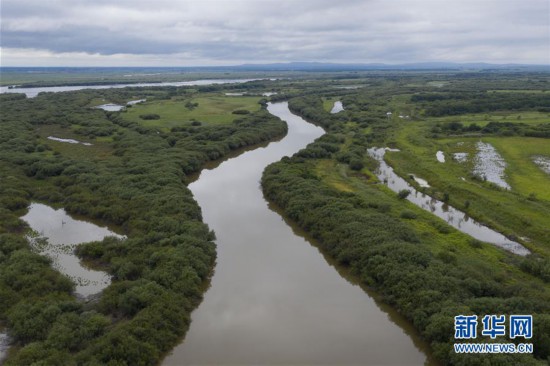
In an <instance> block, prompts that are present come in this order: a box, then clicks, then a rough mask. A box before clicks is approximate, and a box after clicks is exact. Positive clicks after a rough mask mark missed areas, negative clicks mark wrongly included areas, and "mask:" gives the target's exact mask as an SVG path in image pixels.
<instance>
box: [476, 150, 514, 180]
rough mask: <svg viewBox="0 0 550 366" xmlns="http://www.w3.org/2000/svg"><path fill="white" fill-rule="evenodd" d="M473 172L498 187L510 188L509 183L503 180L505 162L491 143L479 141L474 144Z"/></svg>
mask: <svg viewBox="0 0 550 366" xmlns="http://www.w3.org/2000/svg"><path fill="white" fill-rule="evenodd" d="M476 147H477V154H476V157H475V166H474V172H473V173H474V174H475V175H478V176H480V177H483V178H484V179H486V180H487V181H489V182H492V183H494V184H496V185H497V186H499V187H502V188H505V189H510V185H509V184H508V183H507V182H506V181H505V180H504V170H505V169H506V162H505V161H504V158H503V157H502V156H501V155H500V154H499V153H498V152H497V151H496V149H495V148H494V147H493V145H491V144H489V143H485V142H482V141H479V142H478V143H477V145H476Z"/></svg>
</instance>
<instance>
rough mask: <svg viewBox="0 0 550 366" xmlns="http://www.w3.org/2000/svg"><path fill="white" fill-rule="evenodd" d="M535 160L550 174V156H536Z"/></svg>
mask: <svg viewBox="0 0 550 366" xmlns="http://www.w3.org/2000/svg"><path fill="white" fill-rule="evenodd" d="M533 162H534V163H535V164H537V166H538V167H539V168H541V169H542V170H543V171H544V172H545V173H547V174H550V158H549V157H546V156H535V157H534V158H533Z"/></svg>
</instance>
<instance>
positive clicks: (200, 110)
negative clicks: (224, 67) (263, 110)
mask: <svg viewBox="0 0 550 366" xmlns="http://www.w3.org/2000/svg"><path fill="white" fill-rule="evenodd" d="M259 100H260V98H259V97H247V96H220V95H209V96H201V97H197V98H192V99H185V100H181V99H172V100H168V101H164V100H163V101H152V102H145V103H143V104H138V105H135V106H133V107H132V108H129V109H128V110H127V111H126V112H124V113H122V116H123V118H124V119H126V120H128V121H133V122H137V123H139V124H141V125H143V126H147V127H158V128H163V129H170V128H172V127H179V126H190V125H191V122H192V121H199V122H201V123H202V124H203V125H208V124H210V125H215V124H224V123H230V122H232V121H233V120H234V119H236V118H238V117H239V116H238V115H235V114H232V112H233V111H236V110H242V109H245V110H248V111H250V112H254V111H258V110H259V109H260V104H258V101H259ZM188 102H191V103H198V105H197V107H195V108H192V109H189V108H188V107H186V104H187V103H188ZM145 114H157V115H159V116H160V118H159V119H156V120H143V119H142V118H140V117H139V116H140V115H145Z"/></svg>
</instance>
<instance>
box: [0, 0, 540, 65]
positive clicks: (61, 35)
mask: <svg viewBox="0 0 550 366" xmlns="http://www.w3.org/2000/svg"><path fill="white" fill-rule="evenodd" d="M549 14H550V2H548V0H529V1H525V0H461V1H458V0H455V1H438V0H392V1H388V0H385V1H384V0H341V1H333V0H330V1H329V0H316V1H313V0H309V1H308V0H279V1H274V0H217V1H212V0H202V1H198V0H191V1H177V0H158V1H146V0H133V1H129V0H119V1H116V2H114V1H110V0H109V1H107V0H95V1H86V0H52V1H47V2H46V1H43V0H42V1H37V0H3V1H2V14H1V16H2V19H1V20H2V22H1V32H2V37H1V46H2V64H3V65H8V64H17V63H21V62H24V60H25V57H28V59H29V62H32V61H33V60H34V61H36V55H42V56H41V57H44V58H45V59H44V60H42V61H44V62H49V61H48V60H46V59H48V58H51V59H53V60H54V61H55V60H57V62H59V55H63V58H64V60H65V61H64V62H68V63H70V60H71V57H74V60H75V62H76V60H77V58H78V59H82V58H84V56H85V55H86V54H89V55H94V56H95V57H94V58H90V60H93V62H101V63H106V64H108V63H109V59H111V60H113V62H114V60H116V61H117V62H120V61H121V60H123V59H124V57H126V58H127V60H131V61H132V62H137V63H138V64H139V60H140V59H141V60H142V62H143V64H144V65H147V64H151V63H155V64H159V65H196V64H198V63H206V64H208V63H211V64H220V63H226V64H234V63H238V62H271V61H291V60H292V61H295V60H303V61H334V62H389V63H400V62H417V61H487V62H501V63H505V62H523V63H546V64H550V15H549ZM25 55H27V56H25ZM52 62H53V61H52Z"/></svg>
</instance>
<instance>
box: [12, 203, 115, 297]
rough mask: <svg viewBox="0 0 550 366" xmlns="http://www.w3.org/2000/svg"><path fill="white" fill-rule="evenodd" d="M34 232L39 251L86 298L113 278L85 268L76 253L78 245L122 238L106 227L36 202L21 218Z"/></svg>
mask: <svg viewBox="0 0 550 366" xmlns="http://www.w3.org/2000/svg"><path fill="white" fill-rule="evenodd" d="M21 219H22V220H24V221H26V222H27V223H28V224H29V226H30V227H31V229H32V230H33V232H34V233H33V234H32V235H30V236H29V240H30V243H31V245H32V246H33V248H34V249H35V250H36V251H37V252H39V253H40V254H43V255H46V256H47V257H49V258H51V259H52V262H53V266H54V268H56V269H57V270H59V271H60V272H61V273H63V274H65V275H67V276H68V277H69V278H71V279H72V280H73V281H74V282H75V283H76V289H75V292H76V294H77V295H79V296H81V297H87V296H90V295H93V294H96V293H99V292H100V291H102V290H103V289H104V288H105V287H107V286H108V285H109V284H110V283H111V277H110V276H109V275H108V274H107V273H105V272H102V271H96V270H93V269H89V268H86V267H84V266H83V265H82V263H80V259H79V258H78V257H77V256H76V255H75V254H74V249H75V246H76V245H77V244H80V243H86V242H90V241H96V240H103V238H105V237H106V236H115V237H119V238H122V236H121V235H117V234H115V233H113V232H112V231H110V230H109V229H107V228H105V227H99V226H97V225H94V224H92V223H90V222H86V221H83V220H76V219H74V218H72V217H71V216H69V215H68V214H67V213H66V212H65V210H63V209H58V210H55V209H53V208H51V207H49V206H46V205H43V204H41V203H33V204H31V205H30V207H29V212H28V213H27V214H26V215H25V216H23V217H21Z"/></svg>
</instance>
